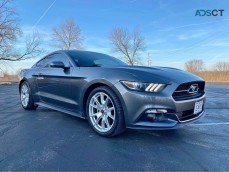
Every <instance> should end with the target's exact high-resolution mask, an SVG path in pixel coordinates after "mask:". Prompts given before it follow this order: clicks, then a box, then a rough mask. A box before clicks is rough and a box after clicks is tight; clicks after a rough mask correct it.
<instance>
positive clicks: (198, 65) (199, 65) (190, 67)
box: [185, 59, 204, 73]
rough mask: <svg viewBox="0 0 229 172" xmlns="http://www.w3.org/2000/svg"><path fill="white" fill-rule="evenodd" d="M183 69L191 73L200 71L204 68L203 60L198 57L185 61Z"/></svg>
mask: <svg viewBox="0 0 229 172" xmlns="http://www.w3.org/2000/svg"><path fill="white" fill-rule="evenodd" d="M185 69H186V71H188V72H192V73H196V72H201V71H202V70H203V69H204V62H203V60H198V59H194V60H190V61H187V62H186V63H185Z"/></svg>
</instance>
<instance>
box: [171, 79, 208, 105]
mask: <svg viewBox="0 0 229 172" xmlns="http://www.w3.org/2000/svg"><path fill="white" fill-rule="evenodd" d="M191 86H198V88H199V89H198V90H197V91H195V92H191V91H190V87H191ZM204 87H205V82H204V81H196V82H188V83H183V84H181V85H179V86H178V87H177V89H176V90H175V91H174V93H173V95H172V96H173V98H174V100H176V101H179V100H189V99H194V98H198V97H201V96H202V95H204Z"/></svg>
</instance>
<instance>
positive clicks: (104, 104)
mask: <svg viewBox="0 0 229 172" xmlns="http://www.w3.org/2000/svg"><path fill="white" fill-rule="evenodd" d="M86 111H87V117H88V120H89V123H90V125H91V126H92V128H93V129H94V130H95V131H96V132H97V133H98V134H100V135H102V136H106V137H111V136H115V135H117V134H120V133H121V132H123V131H124V129H125V122H124V117H123V115H124V114H123V109H122V106H121V103H120V101H119V98H118V97H117V95H116V94H115V93H114V92H113V91H112V90H111V89H110V88H109V87H106V86H101V87H98V88H95V89H94V90H93V91H92V92H91V93H90V95H89V98H88V100H87V108H86Z"/></svg>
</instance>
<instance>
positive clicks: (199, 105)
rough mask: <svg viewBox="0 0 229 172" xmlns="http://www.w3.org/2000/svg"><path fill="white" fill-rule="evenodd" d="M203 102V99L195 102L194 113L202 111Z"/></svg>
mask: <svg viewBox="0 0 229 172" xmlns="http://www.w3.org/2000/svg"><path fill="white" fill-rule="evenodd" d="M203 104H204V102H203V100H201V101H198V102H196V103H195V107H194V114H198V113H200V112H202V110H203Z"/></svg>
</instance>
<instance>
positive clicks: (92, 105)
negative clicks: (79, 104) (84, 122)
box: [90, 103, 98, 109]
mask: <svg viewBox="0 0 229 172" xmlns="http://www.w3.org/2000/svg"><path fill="white" fill-rule="evenodd" d="M90 106H91V107H93V108H95V109H98V107H97V106H96V105H94V104H92V103H91V104H90Z"/></svg>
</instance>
